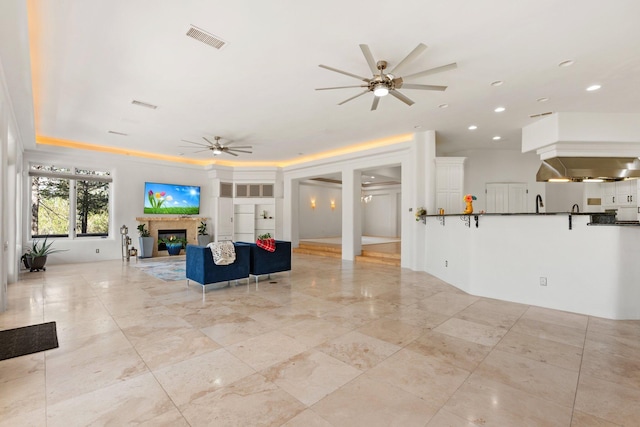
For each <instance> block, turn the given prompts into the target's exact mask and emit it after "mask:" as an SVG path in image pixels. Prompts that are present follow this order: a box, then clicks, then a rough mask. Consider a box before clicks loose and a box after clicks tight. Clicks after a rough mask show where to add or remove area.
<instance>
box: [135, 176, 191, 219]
mask: <svg viewBox="0 0 640 427" xmlns="http://www.w3.org/2000/svg"><path fill="white" fill-rule="evenodd" d="M144 196H145V197H144V213H146V214H179V215H197V214H199V213H200V187H198V186H193V185H178V184H159V183H157V182H145V183H144Z"/></svg>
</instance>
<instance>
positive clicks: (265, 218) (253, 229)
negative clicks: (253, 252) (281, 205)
mask: <svg viewBox="0 0 640 427" xmlns="http://www.w3.org/2000/svg"><path fill="white" fill-rule="evenodd" d="M275 218H276V209H275V204H274V203H243V204H236V205H235V206H234V237H233V240H235V241H236V242H254V241H255V240H256V239H257V238H258V236H261V235H263V234H266V233H269V234H271V237H274V238H275V234H276V223H275V221H276V220H275Z"/></svg>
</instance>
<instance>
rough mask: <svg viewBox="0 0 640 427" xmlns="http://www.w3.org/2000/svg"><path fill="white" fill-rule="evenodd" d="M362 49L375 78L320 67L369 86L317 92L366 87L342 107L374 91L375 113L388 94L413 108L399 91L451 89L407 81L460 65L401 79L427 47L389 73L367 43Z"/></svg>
mask: <svg viewBox="0 0 640 427" xmlns="http://www.w3.org/2000/svg"><path fill="white" fill-rule="evenodd" d="M360 49H361V50H362V53H363V54H364V57H365V59H366V60H367V64H369V68H370V69H371V73H372V74H373V77H371V78H368V77H363V76H359V75H357V74H353V73H349V72H348V71H342V70H339V69H337V68H333V67H329V66H327V65H322V64H320V65H319V67H321V68H325V69H327V70H330V71H335V72H336V73H340V74H344V75H346V76H350V77H355V78H356V79H358V80H362V81H363V82H365V84H361V85H354V86H337V87H323V88H318V89H316V90H332V89H347V88H356V87H361V88H365V90H364V91H363V92H360V93H359V94H357V95H355V96H352V97H351V98H348V99H345V100H344V101H342V102H341V103H339V104H338V105H342V104H344V103H346V102H349V101H351V100H352V99H356V98H358V97H359V96H362V95H364V94H366V93H369V92H373V95H374V98H373V104H371V110H372V111H373V110H375V109H376V108H378V102H380V98H381V97H383V96H385V95H387V94H390V95H391V96H393V97H395V98H397V99H399V100H400V101H402V102H404V103H405V104H407V105H409V106H411V105H413V104H414V102H413V101H412V100H411V99H410V98H408V97H407V96H405V95H403V94H402V93H400V92H399V91H398V89H400V88H404V89H420V90H437V91H443V90H445V89H446V88H447V86H434V85H425V84H416V83H405V80H409V79H414V78H418V77H424V76H428V75H431V74H436V73H440V72H443V71H448V70H453V69H455V68H456V67H457V66H458V65H457V64H456V63H455V62H453V63H451V64H447V65H442V66H440V67H436V68H430V69H428V70H424V71H420V72H418V73H413V74H409V75H406V76H404V77H400V73H401V72H402V70H403V69H404V68H405V67H406V66H407V65H409V64H410V63H412V62H413V61H414V60H415V59H416V58H417V57H418V56H419V55H420V54H421V53H422V52H424V51H425V49H427V45H425V44H423V43H420V44H419V45H418V46H417V47H416V48H415V49H413V50H412V51H411V52H410V53H409V54H408V55H407V56H406V57H405V58H404V59H403V60H402V61H400V62H399V63H398V64H397V65H396V66H395V67H394V68H393V69H392V70H390V71H387V66H388V65H389V64H388V63H387V61H377V62H376V60H375V59H374V58H373V55H372V54H371V50H370V49H369V46H367V45H366V44H361V45H360Z"/></svg>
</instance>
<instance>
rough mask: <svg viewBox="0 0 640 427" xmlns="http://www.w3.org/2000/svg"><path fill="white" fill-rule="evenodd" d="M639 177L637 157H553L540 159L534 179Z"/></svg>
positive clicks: (621, 178) (578, 179)
mask: <svg viewBox="0 0 640 427" xmlns="http://www.w3.org/2000/svg"><path fill="white" fill-rule="evenodd" d="M626 178H640V160H639V159H638V158H637V157H553V158H551V159H546V160H543V161H542V165H541V166H540V169H539V170H538V173H537V174H536V181H542V182H546V181H552V182H553V181H572V182H582V181H586V180H590V179H593V180H596V179H597V180H602V181H622V180H624V179H626Z"/></svg>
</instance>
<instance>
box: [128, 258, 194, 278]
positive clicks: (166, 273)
mask: <svg viewBox="0 0 640 427" xmlns="http://www.w3.org/2000/svg"><path fill="white" fill-rule="evenodd" d="M186 264H187V262H186V258H185V257H184V256H171V257H162V258H161V259H158V258H148V259H143V260H139V261H138V262H136V263H133V264H131V266H132V267H136V268H139V269H140V270H142V271H144V272H145V273H147V274H149V275H151V276H153V277H156V278H158V279H160V280H164V281H167V282H172V281H175V280H186V279H187V273H186Z"/></svg>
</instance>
